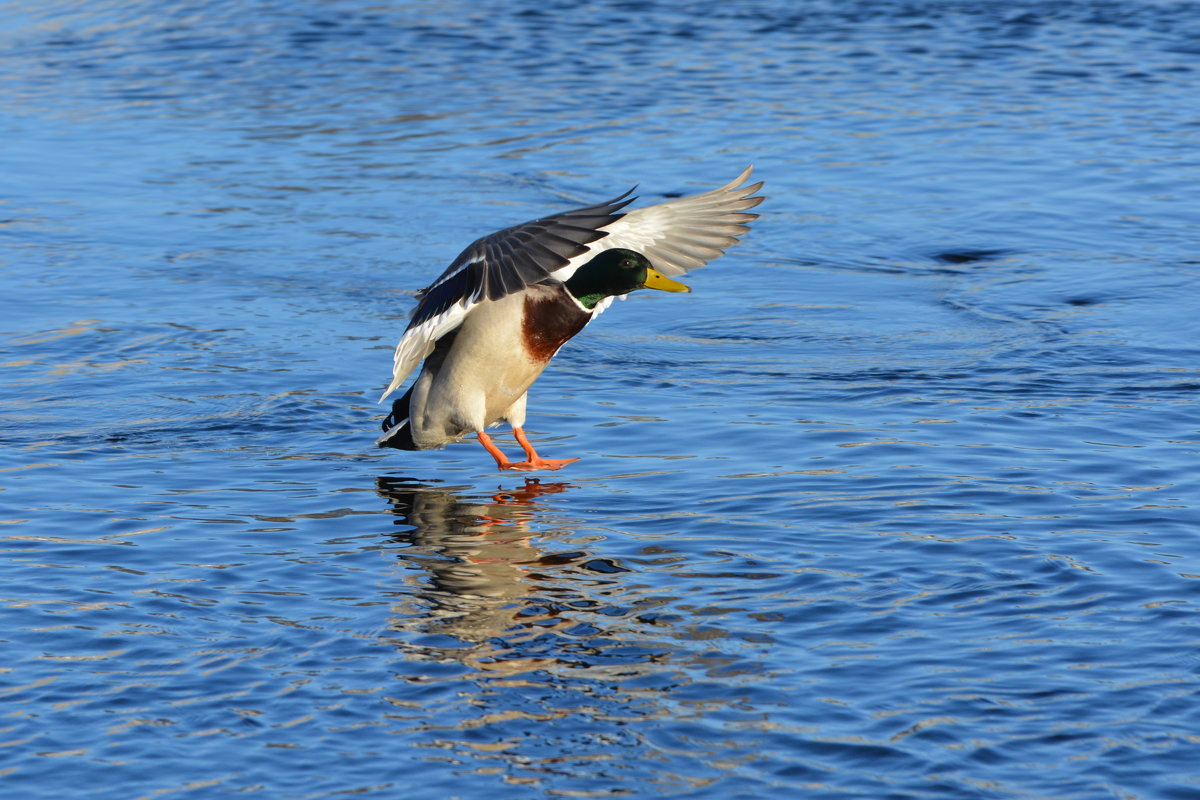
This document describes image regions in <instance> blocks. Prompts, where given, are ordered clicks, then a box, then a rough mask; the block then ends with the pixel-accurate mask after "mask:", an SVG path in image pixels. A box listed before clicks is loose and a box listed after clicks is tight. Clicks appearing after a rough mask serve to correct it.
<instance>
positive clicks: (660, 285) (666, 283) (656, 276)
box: [642, 269, 692, 292]
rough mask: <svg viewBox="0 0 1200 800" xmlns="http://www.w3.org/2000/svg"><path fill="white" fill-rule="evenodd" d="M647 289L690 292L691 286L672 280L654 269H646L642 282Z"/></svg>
mask: <svg viewBox="0 0 1200 800" xmlns="http://www.w3.org/2000/svg"><path fill="white" fill-rule="evenodd" d="M642 285H643V286H645V287H646V288H647V289H658V290H659V291H661V292H690V291H691V290H692V287H690V286H688V285H687V284H683V283H680V282H679V281H673V280H671V279H670V278H668V277H667V276H666V275H663V274H662V273H661V272H659V271H658V270H656V269H648V270H646V282H645V283H644V284H642Z"/></svg>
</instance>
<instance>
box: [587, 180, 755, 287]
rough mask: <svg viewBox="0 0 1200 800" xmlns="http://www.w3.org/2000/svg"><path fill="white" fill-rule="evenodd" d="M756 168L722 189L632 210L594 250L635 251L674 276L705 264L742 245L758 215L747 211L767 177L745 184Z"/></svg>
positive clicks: (610, 230) (617, 221) (613, 225)
mask: <svg viewBox="0 0 1200 800" xmlns="http://www.w3.org/2000/svg"><path fill="white" fill-rule="evenodd" d="M753 169H754V168H753V167H746V171H745V172H743V173H742V174H741V175H739V176H737V178H735V179H734V180H733V182H732V183H728V184H726V185H725V186H722V187H721V188H720V189H714V190H712V191H711V192H705V193H704V194H698V195H693V196H692V197H681V198H680V199H678V200H668V201H667V202H665V203H659V204H657V205H653V206H646V207H645V208H639V209H636V210H634V211H630V212H629V213H627V214H625V215H624V216H622V217H621V218H619V219H617V220H616V221H614V222H612V223H610V224H609V225H608V227H607V228H605V231H607V232H608V236H607V237H605V239H604V241H603V242H602V243H601V244H600V245H599V246H597V247H595V248H593V249H595V250H607V249H608V248H610V247H625V248H628V249H630V250H634V251H636V252H638V253H641V254H642V255H644V256H646V258H648V259H650V263H651V264H652V265H654V268H655V269H657V270H658V271H659V272H661V273H663V274H664V275H667V276H669V277H675V276H677V275H683V274H684V273H686V272H688V271H690V270H693V269H696V268H697V267H702V266H704V265H705V264H707V263H708V262H709V261H712V260H713V259H714V258H717V257H718V256H720V255H722V254H723V253H724V252H725V250H726V249H728V248H729V247H730V246H731V245H733V244H736V243H737V240H738V237H739V236H741V235H742V234H743V233H745V232H746V231H748V230H750V228H749V226H748V225H749V223H750V222H751V221H752V220H755V219H757V218H758V215H757V214H747V213H745V212H746V211H747V209H751V208H754V207H755V206H756V205H758V204H759V203H761V202H762V201H763V197H762V196H761V195H759V196H753V195H754V193H755V192H757V191H758V190H759V189H760V188H762V182H761V181H760V182H758V183H754V184H751V185H749V186H743V185H742V184H744V183H745V182H746V180H747V179H748V178H749V177H750V172H751V170H753Z"/></svg>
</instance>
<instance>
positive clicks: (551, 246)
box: [376, 167, 763, 471]
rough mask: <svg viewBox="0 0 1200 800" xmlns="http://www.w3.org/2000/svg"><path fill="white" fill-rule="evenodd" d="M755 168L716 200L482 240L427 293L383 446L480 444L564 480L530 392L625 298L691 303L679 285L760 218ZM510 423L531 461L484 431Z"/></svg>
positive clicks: (397, 363)
mask: <svg viewBox="0 0 1200 800" xmlns="http://www.w3.org/2000/svg"><path fill="white" fill-rule="evenodd" d="M751 169H752V168H751V167H747V168H746V170H745V171H744V172H743V173H742V174H741V175H739V176H738V177H737V178H736V179H734V181H733V182H732V183H729V184H727V185H725V186H722V187H721V188H720V189H714V190H713V191H710V192H705V193H704V194H698V195H694V196H692V197H683V198H678V199H674V200H668V201H667V202H665V203H658V204H657V205H652V206H646V207H645V208H639V209H635V210H633V211H624V210H623V209H624V208H625V206H627V205H629V204H630V203H632V202H633V201H634V200H635V199H636V198H634V197H631V196H630V195H631V194H632V193H633V189H630V190H629V191H627V192H625V193H624V194H622V195H620V196H618V197H615V198H613V199H612V200H609V201H608V202H606V203H599V204H597V205H593V206H587V207H586V208H579V209H575V210H573V211H564V212H562V213H560V214H554V215H551V216H548V217H542V218H541V219H537V220H534V221H532V222H526V223H523V224H521V225H516V226H513V227H511V228H505V229H504V230H502V231H498V232H496V233H493V234H491V235H490V236H484V237H483V238H482V239H478V240H476V241H475V242H473V243H472V244H471V245H470V246H468V247H467V249H466V250H464V251H463V252H462V253H461V254H460V255H459V256H458V258H456V259H454V262H453V263H452V264H451V265H450V266H449V268H447V269H446V271H445V272H443V273H442V275H441V277H439V278H438V279H437V280H436V281H434V282H433V283H431V284H430V285H429V286H427V287H426V288H424V289H422V290H421V291H420V292H418V293H417V300H418V302H417V307H416V310H414V311H413V314H412V318H411V320H410V321H409V323H408V328H407V329H406V330H405V331H404V335H403V337H401V339H400V343H399V344H398V345H397V346H396V352H395V356H394V359H393V366H392V382H391V383H390V384H389V385H388V387H387V390H386V391H385V392H384V393H383V397H381V398H380V402H383V400H384V399H385V398H387V397H388V395H390V394H391V393H392V392H394V391H395V390H396V389H398V388H399V387H400V386H401V384H403V383H404V381H405V379H407V378H408V376H409V375H410V374H411V373H412V372H413V370H414V369H416V367H417V365H418V364H421V362H422V361H424V364H423V365H422V367H421V372H420V374H419V375H418V376H417V379H416V380H415V381H414V382H413V383H412V385H410V386H409V387H408V391H406V392H405V393H404V394H403V395H402V396H401V397H399V398H398V399H396V400H394V401H393V402H392V411H391V413H390V414H388V415H387V417H385V418H384V420H383V431H384V433H383V436H381V437H379V439H378V440H377V442H376V444H378V445H379V446H380V447H395V448H398V449H401V450H428V449H431V448H441V447H445V446H446V445H447V444H450V443H452V442H456V441H458V440H459V439H461V438H462V437H463V436H466V435H467V434H470V433H474V434H475V435H476V436H477V437H478V439H479V443H480V444H482V445H483V446H484V448H485V449H486V450H487V451H488V453H490V454H491V455H492V457H493V458H495V459H496V466H497V467H499V468H500V469H501V470H524V471H533V470H541V469H550V470H554V469H560V468H562V467H564V466H566V465H567V464H570V463H572V462H575V461H578V460H579V459H578V458H568V459H546V458H542V457H541V456H539V455H538V454H537V452H535V451H534V449H533V445H532V444H530V442H529V439H528V437H526V435H525V431H524V430H522V425H524V424H525V403H526V392H527V391H528V389H529V387H530V385H532V384H533V382H534V381H535V380H537V377H538V376H539V375H541V374H542V370H544V369H545V368H546V365H547V364H549V363H550V359H552V358H554V355H555V353H557V352H558V350H559V348H560V347H562V346H563V344H564V343H565V342H566V341H567V340H568V339H570V338H571V337H572V336H574V335H575V334H577V333H579V331H581V330H583V328H584V326H586V325H587V324H588V323H589V322H591V321H592V319H594V318H595V317H596V316H598V315H599V314H600V313H601V312H602V311H603V310H604V309H605V308H607V307H608V306H609V305H610V304H611V303H612V301H613V300H614V299H615V298H617V297H622V296H624V295H626V294H628V293H629V292H632V291H635V290H637V289H659V290H662V291H666V292H690V291H691V289H690V288H688V287H687V286H685V285H684V284H682V283H679V282H678V281H675V280H672V278H673V277H675V276H679V275H683V274H684V273H686V272H688V271H689V270H693V269H696V268H697V267H702V266H704V265H705V264H707V263H708V262H709V261H712V260H713V259H714V258H717V257H718V256H720V255H722V254H723V253H724V252H725V250H726V248H728V247H730V246H731V245H733V244H735V243H736V242H737V240H738V237H739V236H741V235H742V234H743V233H745V232H746V231H747V230H749V228H748V223H749V222H750V221H751V220H753V219H756V218H757V217H758V215H757V214H748V213H746V211H747V209H750V208H754V207H755V206H757V205H758V204H759V203H761V202H762V200H763V198H762V197H761V196H755V195H754V193H755V192H756V191H758V189H759V188H760V187H761V186H762V183H761V182H759V183H755V184H751V185H745V183H746V181H747V179H748V178H749V177H750V171H751ZM501 422H507V423H508V424H509V425H511V426H512V429H513V435H514V436H515V438H516V440H517V444H519V445H520V446H521V449H522V450H523V451H524V452H525V460H524V461H518V462H514V461H510V460H509V459H508V457H507V456H505V455H504V453H503V452H502V451H501V450H500V448H499V447H497V446H496V444H495V443H494V442H493V441H492V438H491V437H490V436H488V434H487V433H486V432H485V431H484V429H485V428H488V427H490V426H493V425H497V424H499V423H501Z"/></svg>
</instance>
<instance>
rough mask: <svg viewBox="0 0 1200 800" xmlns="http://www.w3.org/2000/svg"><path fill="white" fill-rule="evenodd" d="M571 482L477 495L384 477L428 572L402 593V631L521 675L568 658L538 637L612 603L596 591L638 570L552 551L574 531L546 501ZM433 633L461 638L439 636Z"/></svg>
mask: <svg viewBox="0 0 1200 800" xmlns="http://www.w3.org/2000/svg"><path fill="white" fill-rule="evenodd" d="M570 488H573V487H572V486H571V485H570V484H568V483H542V482H540V481H538V480H536V479H529V478H527V479H526V480H525V482H524V484H523V485H521V486H518V487H516V488H513V489H508V490H505V489H500V490H498V491H497V492H496V493H494V494H492V495H490V496H489V495H476V494H470V495H468V494H465V493H463V494H460V492H463V491H464V490H463V489H462V488H457V487H444V486H430V485H427V484H421V483H417V482H415V481H411V480H409V479H406V478H393V477H381V478H378V479H377V483H376V489H377V491H378V493H379V494H380V496H381V497H383V498H384V499H385V500H387V502H388V503H389V504H390V505H391V509H392V513H393V514H395V515H396V519H395V520H394V523H395V525H396V526H398V527H399V528H401V529H402V530H398V531H396V532H395V533H393V534H392V535H391V538H392V539H393V540H394V541H395V542H396V543H398V544H401V545H403V546H404V548H405V549H404V550H403V551H402V553H401V558H402V559H404V560H405V561H407V562H409V563H410V564H413V565H416V566H419V567H420V568H421V572H422V575H421V576H420V577H419V578H418V579H417V580H415V581H414V585H411V586H410V587H408V589H409V590H408V591H405V592H403V593H402V594H400V595H399V604H398V606H397V607H396V611H397V612H398V613H397V614H396V616H395V617H394V618H393V623H392V624H393V627H394V628H395V629H396V630H397V632H401V633H405V634H409V636H405V637H404V638H405V639H406V640H408V641H409V642H410V643H411V646H414V647H416V648H417V649H418V650H421V651H423V654H424V656H425V657H433V658H435V659H438V660H442V659H447V658H449V659H454V660H461V661H463V662H464V663H467V664H469V665H471V666H473V667H475V668H478V669H481V670H488V671H493V672H494V671H502V672H505V673H509V674H512V673H516V672H523V671H527V670H529V669H536V668H539V667H541V666H544V665H546V664H547V663H548V662H551V661H557V660H559V658H560V657H561V655H562V653H561V652H558V653H557V656H556V655H553V651H554V648H553V647H551V651H552V653H551V654H544V655H543V653H545V650H544V648H543V647H542V646H538V645H536V644H533V642H534V641H535V640H538V639H539V638H541V637H544V636H546V635H548V634H553V633H555V632H558V631H560V630H561V629H563V628H568V627H572V626H574V625H576V624H577V623H578V620H572V619H571V617H572V616H573V613H572V612H577V611H579V612H585V613H586V611H587V610H588V609H589V608H594V607H598V606H601V605H603V603H602V602H600V601H599V600H598V599H596V598H595V597H593V596H592V595H594V594H601V595H606V594H609V593H610V592H611V591H613V587H612V586H611V584H613V583H614V578H615V577H616V575H617V573H621V572H628V571H629V570H628V569H626V568H625V567H622V566H620V565H618V564H616V563H614V562H612V561H610V560H607V559H600V558H596V557H594V556H592V555H591V554H589V553H587V552H584V551H579V550H572V551H567V552H561V551H557V552H554V553H547V552H546V551H545V550H544V549H543V548H544V547H545V546H546V545H545V543H546V542H548V541H553V539H554V538H555V537H559V536H569V535H571V534H572V531H570V530H567V529H562V528H557V527H556V526H555V522H554V519H553V517H552V516H551V511H550V509H548V508H547V507H546V506H544V505H542V504H541V501H542V500H543V498H545V497H547V496H548V495H554V494H559V493H562V492H565V491H567V490H569V489H570ZM535 538H536V542H538V543H541V544H540V545H539V544H535ZM414 633H416V634H422V636H421V637H412V636H411V634H414ZM431 635H443V636H450V637H453V638H454V640H456V641H454V642H452V643H445V642H438V641H434V642H430V641H428V638H429V636H431ZM559 649H560V650H561V648H559Z"/></svg>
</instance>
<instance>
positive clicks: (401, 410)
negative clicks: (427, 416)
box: [376, 387, 417, 450]
mask: <svg viewBox="0 0 1200 800" xmlns="http://www.w3.org/2000/svg"><path fill="white" fill-rule="evenodd" d="M411 399H412V388H411V387H410V388H409V390H408V391H407V392H405V393H404V396H403V397H398V398H396V399H395V400H393V401H392V413H390V414H388V415H387V416H386V417H384V418H383V423H382V424H383V432H384V434H385V435H384V436H383V437H380V439H379V441H377V442H376V444H377V445H379V446H380V447H394V448H396V449H397V450H416V449H417V445H416V443H414V442H413V438H412V427H411V426H410V425H408V404H409V401H410V400H411ZM397 425H399V426H400V427H399V428H396V426H397ZM392 428H396V430H395V431H394V432H393V433H392V435H391V436H387V435H386V434H387V432H388V431H390V430H392Z"/></svg>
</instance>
